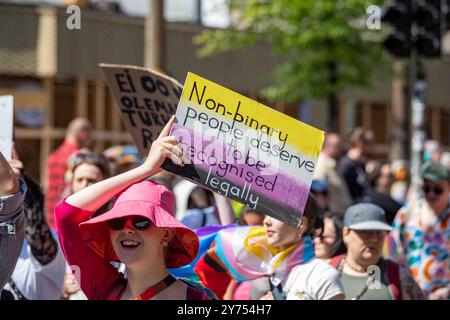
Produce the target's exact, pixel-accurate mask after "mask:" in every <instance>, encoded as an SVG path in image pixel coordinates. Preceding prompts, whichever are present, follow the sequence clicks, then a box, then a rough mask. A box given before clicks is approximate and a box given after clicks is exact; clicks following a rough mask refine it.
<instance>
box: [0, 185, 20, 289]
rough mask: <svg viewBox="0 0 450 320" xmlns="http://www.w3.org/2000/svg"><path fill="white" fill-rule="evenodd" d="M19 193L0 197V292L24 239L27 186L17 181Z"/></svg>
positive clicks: (12, 268) (13, 265) (8, 276)
mask: <svg viewBox="0 0 450 320" xmlns="http://www.w3.org/2000/svg"><path fill="white" fill-rule="evenodd" d="M19 183H20V190H19V192H17V193H15V194H12V195H8V196H4V197H0V290H1V289H2V288H3V286H4V285H5V283H6V282H7V281H8V280H9V278H10V277H11V274H12V272H13V270H14V267H15V265H16V262H17V259H18V257H19V255H20V251H21V249H22V244H23V240H24V237H25V213H24V211H23V200H24V198H25V194H26V192H27V186H26V184H25V182H24V181H23V180H22V179H19Z"/></svg>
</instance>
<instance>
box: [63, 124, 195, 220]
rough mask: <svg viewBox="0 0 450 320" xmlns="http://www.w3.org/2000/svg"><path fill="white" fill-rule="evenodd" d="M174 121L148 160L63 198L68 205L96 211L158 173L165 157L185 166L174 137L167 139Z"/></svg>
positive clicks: (152, 150) (162, 134)
mask: <svg viewBox="0 0 450 320" xmlns="http://www.w3.org/2000/svg"><path fill="white" fill-rule="evenodd" d="M174 122H175V116H173V117H172V118H171V119H170V120H169V122H168V123H167V124H166V126H165V127H164V129H163V130H162V131H161V133H160V135H159V137H158V139H156V140H155V141H154V142H153V144H152V147H151V149H150V152H149V154H148V156H147V159H146V160H145V162H144V163H143V164H142V165H140V166H139V167H137V168H134V169H131V170H129V171H127V172H124V173H122V174H119V175H117V176H114V177H111V178H109V179H106V180H103V181H100V182H97V183H95V184H93V185H90V186H89V187H87V188H84V189H83V190H80V191H78V192H76V193H74V194H72V195H71V196H69V197H68V198H67V199H66V201H67V203H69V204H71V205H73V206H75V207H78V208H82V209H83V210H88V211H96V210H98V209H99V208H100V207H101V206H102V205H104V204H105V203H106V202H107V201H109V200H110V199H111V198H112V197H114V196H115V195H116V194H118V193H119V192H121V191H123V190H124V189H126V188H127V187H129V186H130V185H132V184H133V183H137V182H139V181H142V180H143V179H147V178H148V177H151V176H152V175H154V174H156V173H158V172H159V171H160V170H161V165H162V164H163V162H164V161H165V160H166V158H171V159H172V161H173V162H174V163H175V164H177V165H180V166H184V163H187V162H188V160H187V159H186V157H185V156H183V152H182V150H181V149H180V148H179V147H178V146H177V143H178V140H177V138H176V137H172V136H169V133H170V130H171V128H172V125H173V123H174ZM182 159H183V160H182Z"/></svg>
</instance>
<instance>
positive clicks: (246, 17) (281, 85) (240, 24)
mask: <svg viewBox="0 0 450 320" xmlns="http://www.w3.org/2000/svg"><path fill="white" fill-rule="evenodd" d="M381 3H383V1H382V0H369V1H368V0H332V1H331V0H277V1H268V0H249V1H242V0H231V1H230V10H231V11H232V12H233V14H234V16H235V17H237V18H236V19H235V20H234V23H233V27H232V28H230V29H226V30H207V31H205V32H203V33H202V34H200V35H198V36H197V37H195V39H194V42H195V43H196V44H198V45H200V46H201V48H200V50H199V55H200V56H202V57H205V56H210V55H213V54H217V53H222V52H226V51H228V50H239V49H242V48H246V47H248V46H250V45H252V44H253V43H255V42H256V41H258V40H261V41H266V42H268V43H270V44H271V46H272V49H273V51H274V53H277V54H279V55H281V56H282V59H280V60H281V61H285V62H284V63H281V64H280V65H279V66H278V67H277V68H276V69H275V70H274V72H273V77H272V79H273V81H272V84H271V86H269V87H268V88H266V89H264V90H263V92H262V93H263V95H264V96H265V97H266V98H268V99H269V100H273V101H275V100H277V101H286V102H293V101H299V100H301V99H314V100H315V99H319V100H320V99H324V98H326V97H328V96H329V95H330V94H339V93H340V92H342V91H344V90H347V89H349V88H351V87H367V86H370V85H371V83H372V80H373V78H374V76H375V75H379V74H382V73H383V72H382V71H383V68H384V66H386V65H387V63H386V61H385V60H384V56H383V50H382V45H381V40H382V37H381V31H373V30H368V29H367V28H365V19H366V8H367V7H368V6H369V5H372V4H381ZM330 64H335V65H336V68H334V69H333V68H330ZM331 79H335V81H331Z"/></svg>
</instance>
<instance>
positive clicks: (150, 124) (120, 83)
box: [100, 64, 183, 156]
mask: <svg viewBox="0 0 450 320" xmlns="http://www.w3.org/2000/svg"><path fill="white" fill-rule="evenodd" d="M100 67H101V68H102V70H103V73H104V74H105V78H106V82H107V84H108V87H109V90H110V91H111V94H112V96H113V97H114V99H115V101H116V102H117V105H118V107H119V109H120V112H121V114H122V119H123V121H124V123H125V126H126V128H127V130H128V132H130V134H131V136H132V138H133V141H134V143H135V144H136V146H137V147H138V149H139V152H140V153H141V155H142V156H146V155H147V154H148V152H149V151H150V146H151V144H152V142H153V141H154V140H155V139H156V138H158V135H159V133H160V132H161V131H162V129H163V128H164V126H165V124H166V123H167V122H168V121H169V119H170V117H171V116H172V115H174V114H175V112H176V108H177V105H178V101H179V99H180V95H181V92H182V90H183V87H182V85H181V84H180V83H178V82H177V81H176V80H174V79H172V78H170V77H167V76H165V75H163V74H161V73H159V72H156V71H153V70H150V69H145V68H139V67H134V66H126V65H111V64H100Z"/></svg>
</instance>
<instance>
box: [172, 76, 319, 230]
mask: <svg viewBox="0 0 450 320" xmlns="http://www.w3.org/2000/svg"><path fill="white" fill-rule="evenodd" d="M176 116H177V122H176V124H174V127H173V128H172V133H171V134H172V135H174V136H177V137H178V138H179V141H180V147H181V148H182V149H183V150H184V152H185V154H186V156H187V157H188V158H189V159H190V161H191V163H190V164H189V165H187V166H185V167H183V168H181V167H178V166H175V165H174V164H173V163H172V162H170V161H166V162H165V163H164V165H163V167H164V168H165V169H167V170H169V171H171V172H174V173H176V174H178V175H181V176H183V177H185V178H187V179H189V180H191V181H194V182H196V183H198V184H200V185H202V186H204V187H206V188H208V189H210V190H212V191H215V192H217V193H219V194H221V195H224V196H226V197H228V198H231V199H234V200H237V201H239V202H242V203H244V204H246V205H247V206H249V207H251V208H253V209H255V210H257V211H260V212H262V213H265V214H268V215H270V216H272V217H274V218H276V219H278V220H281V221H284V222H285V223H288V224H290V225H292V226H295V227H298V226H299V225H300V222H301V217H302V214H303V211H304V208H305V205H306V201H307V199H308V195H309V189H310V185H311V181H312V177H313V173H314V170H315V166H316V163H317V159H318V156H319V152H320V149H321V147H322V143H323V137H324V133H323V131H321V130H318V129H316V128H314V127H312V126H310V125H307V124H305V123H303V122H301V121H298V120H296V119H293V118H291V117H289V116H287V115H285V114H283V113H280V112H278V111H276V110H274V109H271V108H269V107H267V106H264V105H262V104H260V103H258V102H256V101H254V100H251V99H249V98H247V97H244V96H242V95H240V94H238V93H236V92H233V91H231V90H229V89H227V88H225V87H222V86H220V85H218V84H216V83H214V82H211V81H209V80H207V79H204V78H202V77H200V76H197V75H195V74H193V73H188V76H187V78H186V82H185V85H184V88H183V92H182V95H181V98H180V101H179V104H178V108H177V113H176Z"/></svg>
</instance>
